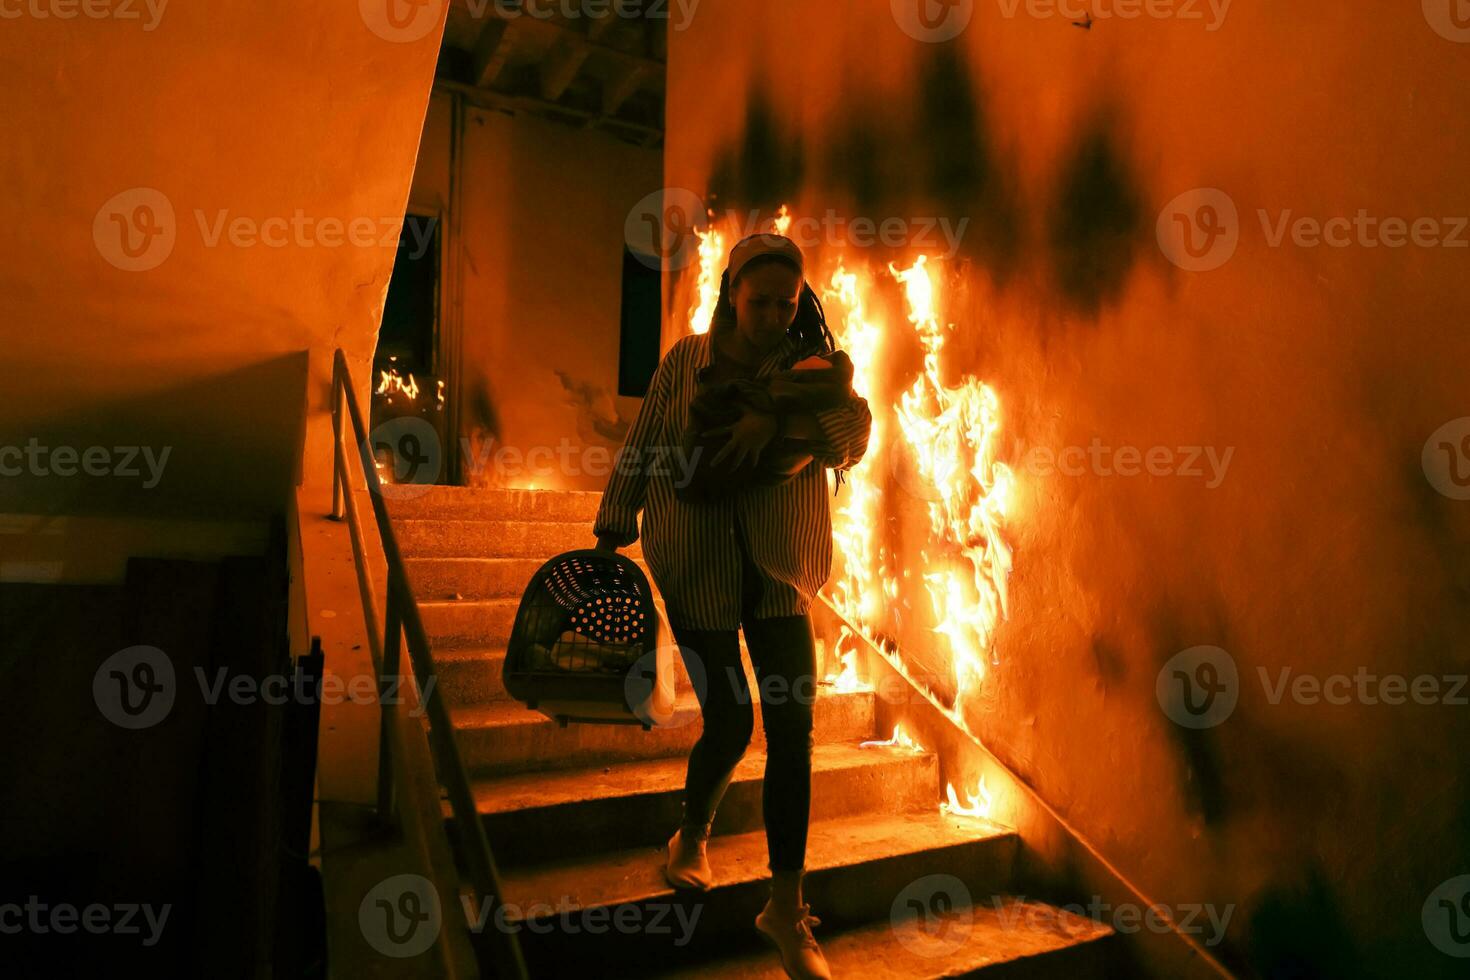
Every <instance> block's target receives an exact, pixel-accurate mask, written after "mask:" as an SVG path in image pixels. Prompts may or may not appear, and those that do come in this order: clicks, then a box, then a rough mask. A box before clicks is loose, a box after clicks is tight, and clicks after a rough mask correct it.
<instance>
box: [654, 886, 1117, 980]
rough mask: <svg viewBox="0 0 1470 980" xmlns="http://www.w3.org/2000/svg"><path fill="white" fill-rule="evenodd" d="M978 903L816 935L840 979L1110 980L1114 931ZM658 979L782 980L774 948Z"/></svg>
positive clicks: (1007, 903)
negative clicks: (1107, 979)
mask: <svg viewBox="0 0 1470 980" xmlns="http://www.w3.org/2000/svg"><path fill="white" fill-rule="evenodd" d="M975 898H976V900H977V903H978V904H975V905H965V906H961V907H959V908H948V907H944V908H940V909H927V908H926V909H925V911H926V912H927V913H928V914H927V915H926V917H925V918H924V919H922V920H921V919H919V918H918V914H917V913H918V911H919V910H918V909H917V908H915V909H913V910H911V911H910V914H908V915H904V916H890V917H885V918H883V919H881V920H880V921H877V922H872V923H868V924H867V925H863V926H858V927H857V928H853V929H848V930H846V931H844V932H840V933H836V934H832V933H830V932H829V931H828V930H827V929H826V924H825V923H823V925H822V926H820V927H818V928H817V930H816V934H817V940H818V942H820V943H821V945H822V953H823V955H825V956H826V957H827V965H828V966H830V967H831V968H832V975H833V976H834V977H862V978H864V980H939V978H941V977H942V978H950V977H975V978H979V980H1056V978H1060V977H1065V978H1066V980H1105V978H1107V977H1109V976H1115V975H1117V974H1115V973H1113V972H1110V967H1111V966H1112V962H1113V954H1114V952H1115V950H1116V948H1117V944H1116V941H1115V939H1114V938H1113V937H1114V932H1113V930H1112V929H1111V928H1110V927H1108V926H1106V925H1104V924H1102V923H1100V922H1097V921H1095V920H1093V919H1089V918H1087V917H1085V916H1080V915H1076V914H1074V913H1071V912H1067V911H1064V910H1062V909H1059V908H1056V907H1054V906H1051V905H1045V904H1043V903H1041V902H1030V901H1026V900H1025V899H1021V898H1016V897H1014V896H992V897H987V898H985V899H982V898H981V896H978V895H977V896H975ZM650 976H652V977H654V978H656V980H707V978H708V980H783V978H784V977H785V976H786V974H785V973H784V972H783V971H782V969H781V965H780V962H779V959H778V957H777V956H776V953H775V951H774V950H773V949H771V948H770V947H768V946H765V945H764V944H761V945H759V946H757V945H756V944H755V942H754V941H753V942H752V945H751V947H750V948H749V949H748V950H742V951H741V952H738V953H736V954H734V955H731V956H727V957H724V958H721V959H716V960H706V961H704V962H701V963H698V964H695V965H694V966H692V967H690V968H687V969H676V970H672V971H669V972H656V973H653V974H650Z"/></svg>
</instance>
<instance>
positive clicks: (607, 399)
mask: <svg viewBox="0 0 1470 980" xmlns="http://www.w3.org/2000/svg"><path fill="white" fill-rule="evenodd" d="M556 377H557V380H559V381H560V382H561V386H562V390H563V391H564V392H565V393H566V398H565V399H563V400H564V401H565V402H566V404H568V405H570V406H571V407H572V408H573V409H574V410H575V411H576V413H577V434H578V435H579V436H580V437H581V438H583V439H584V440H585V439H586V438H587V433H588V432H589V431H590V432H594V433H596V434H597V435H598V436H599V437H601V438H603V439H606V440H608V441H610V442H613V443H616V444H621V443H622V441H623V438H624V437H625V436H626V435H627V433H628V429H629V427H630V426H631V424H632V422H631V420H629V419H625V418H623V417H622V415H621V414H619V412H618V409H617V402H615V401H614V400H613V397H612V395H611V394H610V393H609V392H608V390H607V389H606V388H604V387H602V386H601V385H596V384H593V383H592V382H590V381H583V380H579V379H577V378H574V377H572V376H571V375H570V374H568V373H567V372H566V371H563V370H561V369H560V368H558V369H557V370H556Z"/></svg>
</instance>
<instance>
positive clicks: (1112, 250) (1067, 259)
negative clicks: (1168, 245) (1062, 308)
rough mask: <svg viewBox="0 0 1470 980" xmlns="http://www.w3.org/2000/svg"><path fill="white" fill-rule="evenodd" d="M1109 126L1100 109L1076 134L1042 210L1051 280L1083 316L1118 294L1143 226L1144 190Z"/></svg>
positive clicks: (1106, 115)
mask: <svg viewBox="0 0 1470 980" xmlns="http://www.w3.org/2000/svg"><path fill="white" fill-rule="evenodd" d="M1113 126H1114V123H1113V122H1112V116H1111V113H1109V112H1106V111H1104V112H1101V113H1099V114H1098V116H1097V117H1096V118H1095V119H1094V120H1093V121H1092V122H1091V123H1090V124H1089V125H1087V126H1086V127H1085V128H1084V129H1083V131H1082V132H1081V133H1080V135H1079V137H1078V140H1077V143H1076V145H1075V146H1074V147H1073V149H1072V151H1071V154H1070V156H1069V158H1068V159H1067V160H1066V161H1065V162H1064V163H1063V164H1062V167H1061V170H1060V178H1059V180H1058V182H1057V186H1056V191H1055V195H1054V200H1053V202H1052V205H1051V208H1050V210H1049V213H1048V216H1047V233H1046V234H1047V246H1048V250H1049V253H1050V256H1051V263H1052V266H1053V269H1054V280H1055V283H1056V286H1057V288H1058V289H1059V291H1060V293H1061V297H1062V299H1063V300H1064V301H1065V302H1066V303H1067V305H1069V306H1070V307H1072V308H1073V309H1074V310H1076V311H1077V312H1080V313H1083V314H1085V315H1087V316H1096V315H1097V313H1098V312H1099V310H1101V309H1102V307H1103V305H1104V304H1106V303H1108V302H1111V301H1113V300H1115V299H1117V298H1118V296H1119V295H1120V294H1121V293H1122V290H1123V285H1124V283H1125V282H1126V281H1127V278H1128V273H1129V271H1130V270H1131V269H1132V267H1133V265H1134V264H1135V262H1136V261H1137V260H1138V257H1139V249H1140V246H1141V245H1142V243H1143V242H1144V241H1145V240H1146V237H1147V234H1148V231H1149V223H1148V221H1147V220H1146V218H1145V214H1144V205H1143V201H1144V194H1143V190H1142V188H1141V187H1140V186H1139V184H1138V178H1137V177H1136V175H1135V174H1134V173H1133V170H1132V168H1131V167H1130V165H1129V162H1128V159H1127V157H1126V155H1125V154H1124V152H1123V150H1122V149H1121V148H1120V146H1119V141H1118V140H1117V139H1116V138H1115V135H1114V130H1113Z"/></svg>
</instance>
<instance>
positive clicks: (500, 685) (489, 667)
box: [434, 639, 825, 707]
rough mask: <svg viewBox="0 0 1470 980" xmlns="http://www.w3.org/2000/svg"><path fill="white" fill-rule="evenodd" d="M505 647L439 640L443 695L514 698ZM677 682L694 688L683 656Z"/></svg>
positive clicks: (466, 699) (458, 700)
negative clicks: (507, 681)
mask: <svg viewBox="0 0 1470 980" xmlns="http://www.w3.org/2000/svg"><path fill="white" fill-rule="evenodd" d="M505 649H506V647H505V643H504V642H501V643H497V644H493V645H487V646H456V645H453V644H450V643H443V642H441V643H438V645H436V646H435V647H434V669H435V671H436V672H437V673H438V675H439V688H438V689H439V692H440V695H441V696H442V697H445V698H447V699H448V700H449V702H450V703H451V704H453V705H456V706H465V707H468V706H472V705H476V704H486V703H489V702H492V701H510V700H512V698H511V696H510V694H509V692H507V691H506V689H505V678H504V672H505ZM741 651H742V653H744V654H745V655H744V656H743V657H742V659H741V666H742V667H744V668H745V682H746V684H747V685H748V686H749V687H750V689H751V690H755V689H756V679H755V671H754V670H753V669H752V668H751V664H750V655H749V653H748V652H745V647H744V640H743V639H742V641H741ZM823 683H825V682H823ZM674 685H675V690H676V691H679V692H689V691H693V689H694V688H693V686H692V682H691V681H690V679H689V672H688V670H686V669H685V666H684V661H683V658H681V657H676V658H674Z"/></svg>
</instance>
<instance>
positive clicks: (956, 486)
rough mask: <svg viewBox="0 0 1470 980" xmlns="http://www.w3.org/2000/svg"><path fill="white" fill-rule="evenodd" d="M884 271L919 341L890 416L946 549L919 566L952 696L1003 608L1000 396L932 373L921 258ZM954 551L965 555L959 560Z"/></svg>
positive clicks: (937, 332) (980, 666) (976, 675)
mask: <svg viewBox="0 0 1470 980" xmlns="http://www.w3.org/2000/svg"><path fill="white" fill-rule="evenodd" d="M889 270H890V271H891V272H892V273H893V275H894V277H895V278H897V279H898V281H899V282H900V283H901V284H902V285H903V286H904V293H905V297H906V299H907V301H908V306H909V323H911V324H912V325H913V327H914V330H915V332H916V333H917V334H918V337H919V341H920V343H921V344H922V345H923V347H924V370H923V373H922V374H921V375H920V376H919V378H918V379H917V380H916V381H915V382H914V383H913V385H912V386H911V387H910V388H909V389H908V390H907V391H905V392H903V393H902V394H901V395H900V396H899V404H898V405H897V406H896V408H895V415H896V417H897V420H898V424H899V427H900V428H901V429H902V430H903V434H904V437H905V439H906V441H907V443H908V448H909V449H910V450H911V451H912V453H913V458H914V463H915V466H916V469H917V471H918V475H919V477H920V478H921V479H922V480H923V481H924V483H925V484H926V485H927V488H929V489H932V491H933V493H932V494H930V495H928V496H930V497H931V499H930V500H929V523H930V532H931V533H930V541H929V545H930V548H929V550H930V551H931V552H934V551H937V552H938V553H939V554H941V555H943V556H944V559H942V560H940V561H938V562H931V563H930V567H928V568H926V569H925V570H924V573H923V581H924V585H925V588H926V590H927V591H928V593H929V598H930V602H931V604H932V606H933V609H934V616H935V620H936V622H937V623H938V625H937V626H936V627H935V632H937V633H940V634H942V635H944V636H945V637H947V638H948V639H949V643H950V649H951V651H952V653H953V659H952V661H951V667H952V668H953V670H954V676H955V685H956V697H955V700H956V704H958V703H959V702H961V701H963V700H964V698H965V697H966V695H967V694H970V693H972V692H973V691H975V690H976V689H978V687H979V684H980V682H981V681H982V680H983V679H984V676H985V654H986V652H987V651H991V649H992V640H993V638H994V632H995V627H996V626H997V624H998V623H999V621H1000V620H1001V619H1002V618H1004V617H1005V616H1006V615H1007V614H1008V611H1009V610H1008V594H1007V591H1006V583H1007V579H1008V578H1009V576H1010V570H1011V550H1010V547H1009V546H1008V545H1007V544H1006V542H1005V540H1004V538H1003V537H1002V536H1001V531H1000V529H1001V524H1002V523H1003V521H1004V518H1005V514H1006V505H1007V503H1008V502H1009V499H1010V493H1011V487H1012V482H1013V480H1012V477H1011V471H1010V469H1009V468H1008V467H1007V466H1006V465H1005V464H1004V463H1001V462H999V461H998V460H996V458H995V450H996V442H997V438H998V433H999V430H1000V402H999V399H997V398H996V395H995V392H994V391H993V390H992V389H991V388H990V387H989V386H988V385H985V384H983V383H981V382H980V381H979V380H977V379H975V378H973V377H967V378H965V379H964V380H963V381H962V382H961V383H960V385H959V386H958V387H954V388H950V387H947V386H945V385H944V384H943V382H942V381H941V380H940V356H939V355H940V352H941V351H942V350H943V348H944V344H945V341H946V339H947V337H946V331H945V330H944V329H942V328H941V327H940V323H939V315H938V312H937V310H936V305H935V299H934V297H935V292H936V290H935V283H934V278H933V274H932V273H931V272H930V271H929V269H928V263H927V257H926V256H922V255H921V256H919V258H918V260H917V261H916V262H915V263H914V265H913V266H911V267H910V268H908V269H903V270H900V269H896V268H894V267H892V266H890V267H889ZM959 559H965V560H967V561H968V563H969V568H968V569H965V568H964V567H963V565H962V564H961V562H960V561H959Z"/></svg>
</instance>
